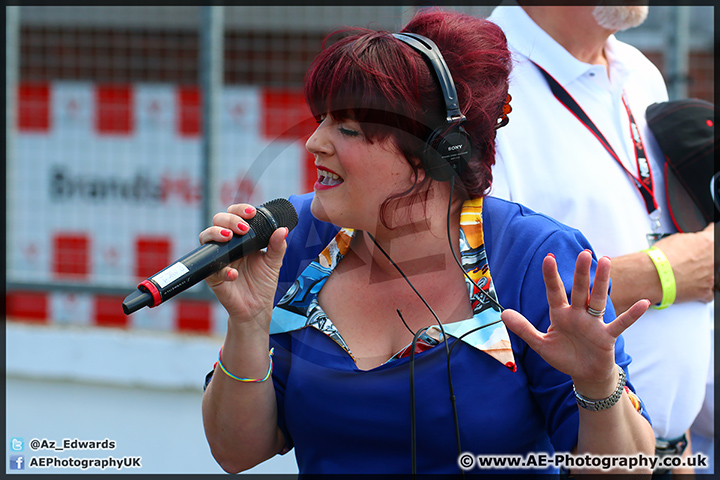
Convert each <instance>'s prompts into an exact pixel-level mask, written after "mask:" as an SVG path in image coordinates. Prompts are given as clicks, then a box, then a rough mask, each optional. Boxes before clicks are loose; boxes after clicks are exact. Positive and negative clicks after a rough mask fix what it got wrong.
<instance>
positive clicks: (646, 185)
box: [535, 64, 660, 230]
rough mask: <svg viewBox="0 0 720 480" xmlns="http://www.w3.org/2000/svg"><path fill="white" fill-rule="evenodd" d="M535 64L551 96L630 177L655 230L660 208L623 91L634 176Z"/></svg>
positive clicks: (572, 101)
mask: <svg viewBox="0 0 720 480" xmlns="http://www.w3.org/2000/svg"><path fill="white" fill-rule="evenodd" d="M535 66H536V67H538V69H539V70H540V73H542V74H543V76H544V77H545V80H547V83H548V85H549V86H550V90H551V91H552V93H553V95H555V98H557V99H558V100H559V101H560V103H562V104H563V105H565V107H566V108H567V109H568V110H570V112H571V113H572V114H573V115H575V117H576V118H577V119H578V120H579V121H580V123H582V124H583V125H585V127H587V129H588V130H590V131H591V132H592V133H593V135H595V138H597V139H598V141H600V143H601V144H602V146H603V147H605V149H606V150H607V151H608V153H610V156H612V157H613V158H614V159H615V161H617V162H618V163H619V164H620V166H621V167H622V168H623V170H625V172H627V174H628V175H629V176H630V178H632V180H633V183H634V184H635V187H636V188H637V189H638V191H639V192H640V195H642V197H643V200H644V201H645V208H646V209H647V212H648V215H650V218H651V219H652V220H653V229H655V230H657V229H658V228H659V227H660V210H659V208H658V205H657V202H656V201H655V195H654V192H653V179H652V171H651V169H650V163H649V162H648V159H647V156H646V155H645V147H644V146H643V142H642V138H641V137H640V129H639V128H638V126H637V123H636V122H635V117H633V114H632V112H631V111H630V107H628V104H627V102H626V101H625V95H624V94H623V99H622V101H623V106H624V107H625V111H626V112H627V114H628V119H629V120H630V136H631V137H632V139H633V144H634V145H635V162H636V164H637V167H638V176H637V177H636V176H635V175H634V174H633V173H632V172H630V171H629V170H628V169H627V168H626V167H625V165H624V164H623V162H622V161H621V160H620V157H619V156H618V155H617V153H616V152H615V150H614V149H613V148H612V145H610V142H608V141H607V139H606V138H605V136H604V135H603V134H602V132H600V130H599V129H598V128H597V126H595V123H593V121H592V120H590V117H589V116H588V115H587V114H586V113H585V111H583V109H582V108H581V107H580V105H578V103H577V102H576V101H575V99H574V98H572V96H571V95H570V94H569V93H568V92H567V90H565V89H564V88H563V87H562V85H560V83H558V81H557V80H555V79H554V78H553V77H552V76H551V75H550V74H549V73H547V72H546V71H545V70H544V69H543V68H542V67H541V66H540V65H538V64H535Z"/></svg>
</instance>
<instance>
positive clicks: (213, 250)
mask: <svg viewBox="0 0 720 480" xmlns="http://www.w3.org/2000/svg"><path fill="white" fill-rule="evenodd" d="M297 223H298V216H297V212H296V211H295V208H294V207H293V206H292V204H291V203H290V202H289V201H288V200H286V199H284V198H276V199H275V200H270V201H269V202H267V203H264V204H262V205H261V206H259V207H258V208H257V213H256V214H255V216H254V217H253V218H251V219H250V220H248V225H249V226H250V229H249V230H248V232H247V233H246V234H245V235H236V236H233V238H231V239H230V240H229V241H227V242H208V243H206V244H204V245H201V246H200V247H198V248H196V249H195V250H193V251H192V252H190V253H188V254H187V255H185V256H184V257H182V258H180V259H179V260H177V261H176V262H174V263H173V264H171V265H170V266H168V267H166V268H164V269H162V270H160V271H159V272H158V273H156V274H155V275H153V276H152V277H150V278H148V279H147V280H143V281H142V282H140V284H139V285H138V289H137V290H136V291H134V292H133V293H131V294H130V295H128V296H127V297H126V298H125V300H124V301H123V304H122V307H123V311H124V312H125V315H130V314H131V313H133V312H136V311H137V310H140V309H141V308H142V307H151V308H152V307H157V306H158V305H160V304H161V303H163V302H164V301H166V300H168V299H170V298H172V297H174V296H175V295H177V294H178V293H180V292H183V291H185V290H187V289H188V288H190V287H192V286H193V285H195V284H197V283H199V282H201V281H203V280H205V279H206V278H207V277H209V276H210V275H212V274H213V273H215V272H217V271H218V270H221V269H222V268H223V267H225V266H226V265H229V264H230V263H232V262H234V261H235V260H238V259H239V258H242V257H244V256H245V255H249V254H251V253H253V252H257V251H258V250H260V249H263V248H265V247H267V246H268V243H269V242H270V236H271V235H272V234H273V232H274V231H275V230H277V229H278V228H280V227H287V229H288V230H292V229H293V228H295V225H297Z"/></svg>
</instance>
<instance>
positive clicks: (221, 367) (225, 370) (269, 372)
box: [217, 347, 275, 383]
mask: <svg viewBox="0 0 720 480" xmlns="http://www.w3.org/2000/svg"><path fill="white" fill-rule="evenodd" d="M274 352H275V347H272V348H271V349H270V352H269V353H268V356H269V357H270V366H269V367H268V371H267V373H266V374H265V377H263V378H240V377H236V376H235V375H233V374H232V373H230V372H228V371H227V369H226V368H225V366H224V365H223V364H222V361H220V355H221V354H222V347H220V353H218V361H217V364H218V365H219V366H220V369H221V370H222V371H223V372H225V375H227V376H228V377H230V378H233V379H235V380H237V381H238V382H247V383H262V382H264V381H265V380H267V379H268V378H270V375H272V370H273V360H272V357H273V353H274Z"/></svg>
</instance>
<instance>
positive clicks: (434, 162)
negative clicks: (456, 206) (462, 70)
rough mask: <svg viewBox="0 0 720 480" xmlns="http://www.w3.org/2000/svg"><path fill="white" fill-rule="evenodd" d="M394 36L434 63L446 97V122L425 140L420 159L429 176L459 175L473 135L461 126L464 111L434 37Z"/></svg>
mask: <svg viewBox="0 0 720 480" xmlns="http://www.w3.org/2000/svg"><path fill="white" fill-rule="evenodd" d="M393 36H394V37H395V38H397V39H398V40H400V41H402V42H405V43H406V44H408V45H410V46H411V47H412V48H414V49H415V50H417V51H418V52H420V54H421V55H422V56H423V57H425V59H426V60H427V61H428V62H429V63H430V65H431V66H432V67H433V70H434V71H435V75H436V76H437V79H438V82H439V83H440V89H441V90H442V94H443V97H444V98H445V108H446V110H447V114H446V120H447V124H446V125H442V126H440V127H437V128H435V129H434V130H433V131H432V133H431V134H430V136H429V137H428V139H427V140H426V141H425V148H424V150H423V152H422V155H421V157H420V161H421V162H422V164H423V167H424V168H425V171H426V172H427V174H428V175H429V176H430V178H432V179H434V180H438V181H441V182H444V181H448V180H450V179H451V178H453V176H454V175H460V174H461V173H462V171H463V170H464V169H465V167H467V165H468V162H469V161H470V155H471V152H472V146H471V143H470V137H469V136H468V134H467V132H466V131H465V129H464V128H463V127H462V123H463V122H464V121H465V115H463V114H462V112H461V111H460V106H459V105H458V99H457V92H456V91H455V82H453V79H452V76H451V75H450V70H449V69H448V66H447V64H446V63H445V59H444V58H443V56H442V54H441V53H440V49H439V48H438V47H437V45H435V43H434V42H433V41H432V40H430V39H429V38H426V37H423V36H422V35H418V34H416V33H393Z"/></svg>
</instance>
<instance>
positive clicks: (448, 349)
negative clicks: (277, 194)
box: [366, 177, 503, 478]
mask: <svg viewBox="0 0 720 480" xmlns="http://www.w3.org/2000/svg"><path fill="white" fill-rule="evenodd" d="M454 190H455V178H454V177H453V178H452V179H451V180H450V198H449V200H448V209H447V216H446V231H447V238H448V244H449V245H450V252H451V253H452V257H453V258H454V259H455V262H456V263H457V265H458V266H459V267H460V270H461V271H462V272H463V274H464V275H465V277H466V278H467V279H468V280H470V282H471V283H472V284H473V285H474V286H475V287H476V288H477V289H478V292H480V293H481V294H482V295H484V296H485V298H487V299H488V300H489V301H490V302H491V303H492V304H493V305H494V306H496V307H497V308H498V309H499V310H500V311H503V307H502V305H500V303H498V302H497V300H495V299H494V298H493V297H492V296H491V295H489V294H488V293H487V292H485V291H484V290H483V289H482V288H480V286H479V285H478V284H477V283H476V282H475V280H473V279H472V278H471V277H470V275H469V274H468V273H467V272H466V271H465V268H463V266H462V263H461V261H460V259H459V258H458V257H457V255H456V254H455V248H454V247H453V243H452V237H451V235H450V213H451V211H452V200H453V191H454ZM366 233H367V234H368V236H369V237H370V240H372V242H373V243H374V244H375V246H376V247H378V249H379V250H380V252H382V254H383V255H384V256H385V258H387V259H388V261H389V262H390V264H391V265H392V266H393V267H394V268H395V269H396V270H397V271H398V272H399V273H400V275H401V276H402V277H403V279H405V281H406V282H407V284H408V285H409V286H410V288H411V289H412V290H413V292H415V294H416V295H417V296H418V298H419V299H420V300H421V301H422V302H423V304H424V305H425V307H427V309H428V310H429V311H430V313H431V314H432V316H433V317H434V318H435V321H436V322H437V324H438V326H439V327H440V332H441V334H442V338H443V342H444V344H445V355H446V358H447V371H448V390H449V394H450V403H451V405H452V410H453V419H454V422H455V441H456V444H457V448H458V457H459V456H460V454H461V453H462V447H461V442H460V421H459V417H458V412H457V402H456V398H455V390H454V387H453V384H452V372H451V366H450V355H451V353H452V350H453V349H454V348H455V345H457V344H458V343H459V341H460V340H462V338H463V337H465V336H466V335H469V334H471V333H473V332H476V331H478V330H481V329H483V328H486V327H489V326H491V325H495V324H497V323H499V322H501V321H502V320H496V321H494V322H490V323H488V324H486V325H482V326H480V327H476V328H473V329H471V330H469V331H467V332H465V333H464V334H462V335H461V336H460V337H458V338H457V340H456V341H455V342H453V345H452V347H449V346H448V343H449V342H448V338H447V335H446V334H445V329H444V328H443V324H442V322H441V321H440V319H439V318H438V316H437V314H435V311H434V310H433V309H432V307H430V305H429V304H428V303H427V301H425V299H424V298H423V296H422V295H421V294H420V292H418V291H417V289H416V288H415V286H414V285H413V284H412V283H411V282H410V280H409V279H408V278H407V276H406V275H405V273H404V272H403V271H402V270H401V269H400V267H399V266H398V265H397V264H396V263H395V262H394V261H393V259H392V258H390V255H388V254H387V252H385V250H384V249H383V248H382V247H381V246H380V244H379V243H378V242H377V241H376V240H375V237H373V236H372V234H370V233H369V232H366ZM396 312H397V314H398V316H399V317H400V320H402V322H403V324H404V325H405V327H406V328H407V329H408V330H409V331H410V333H413V331H412V329H411V328H410V326H409V325H408V324H407V322H405V319H404V318H403V316H402V313H401V312H400V310H399V309H396ZM429 328H430V327H429V326H428V327H424V328H421V329H420V330H418V331H417V332H415V333H413V341H412V344H411V347H410V348H411V350H410V416H411V422H410V436H411V438H410V448H411V462H412V466H411V471H412V475H413V476H415V475H416V474H417V439H416V434H417V432H416V418H415V348H416V345H417V340H418V338H419V337H420V335H421V334H422V333H424V332H425V331H427V330H428V329H429ZM461 473H462V476H463V478H464V477H465V471H464V470H461Z"/></svg>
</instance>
